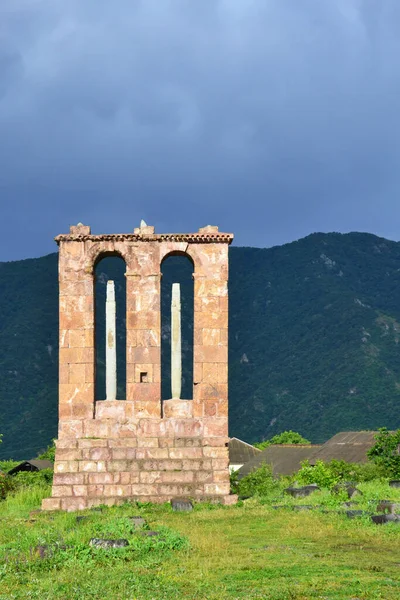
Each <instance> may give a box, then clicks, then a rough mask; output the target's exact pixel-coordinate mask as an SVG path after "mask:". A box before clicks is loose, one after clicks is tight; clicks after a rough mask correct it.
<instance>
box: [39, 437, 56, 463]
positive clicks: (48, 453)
mask: <svg viewBox="0 0 400 600" xmlns="http://www.w3.org/2000/svg"><path fill="white" fill-rule="evenodd" d="M55 454H56V447H55V443H54V440H53V442H52V443H51V444H50V446H48V447H47V448H46V450H45V451H44V452H43V453H42V454H39V456H38V458H39V459H40V460H51V461H52V462H54V460H55Z"/></svg>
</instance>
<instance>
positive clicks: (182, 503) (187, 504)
mask: <svg viewBox="0 0 400 600" xmlns="http://www.w3.org/2000/svg"><path fill="white" fill-rule="evenodd" d="M171 506H172V510H173V511H174V512H188V511H191V510H193V504H192V502H191V500H189V499H188V498H172V500H171Z"/></svg>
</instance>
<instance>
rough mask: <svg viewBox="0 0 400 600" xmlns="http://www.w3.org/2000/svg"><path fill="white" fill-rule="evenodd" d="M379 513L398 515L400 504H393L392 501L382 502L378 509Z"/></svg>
mask: <svg viewBox="0 0 400 600" xmlns="http://www.w3.org/2000/svg"><path fill="white" fill-rule="evenodd" d="M376 510H377V511H378V512H384V513H390V514H397V513H398V512H400V503H398V502H391V501H390V500H381V501H380V502H379V503H378V506H377V507H376Z"/></svg>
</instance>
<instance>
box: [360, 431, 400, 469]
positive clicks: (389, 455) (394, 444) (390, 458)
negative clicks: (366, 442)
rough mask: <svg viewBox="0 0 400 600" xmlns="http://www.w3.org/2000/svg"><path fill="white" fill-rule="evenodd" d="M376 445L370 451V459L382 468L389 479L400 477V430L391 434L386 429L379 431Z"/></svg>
mask: <svg viewBox="0 0 400 600" xmlns="http://www.w3.org/2000/svg"><path fill="white" fill-rule="evenodd" d="M375 440H376V442H375V444H374V446H372V448H370V450H368V452H367V454H368V458H370V459H371V460H372V461H373V462H374V463H375V464H376V465H378V466H379V467H380V468H382V469H383V470H384V471H385V473H386V475H387V477H393V478H398V477H400V454H399V447H400V429H398V430H397V431H395V432H393V433H391V432H390V431H389V430H388V429H387V428H386V427H382V428H381V429H379V433H378V434H377V435H376V436H375Z"/></svg>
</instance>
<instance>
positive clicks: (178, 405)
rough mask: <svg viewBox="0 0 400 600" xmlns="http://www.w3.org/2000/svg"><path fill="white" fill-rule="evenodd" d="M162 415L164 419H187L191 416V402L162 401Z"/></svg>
mask: <svg viewBox="0 0 400 600" xmlns="http://www.w3.org/2000/svg"><path fill="white" fill-rule="evenodd" d="M163 413H164V418H166V419H170V418H173V419H188V418H190V417H191V416H192V414H193V402H192V401H191V400H164V402H163Z"/></svg>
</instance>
